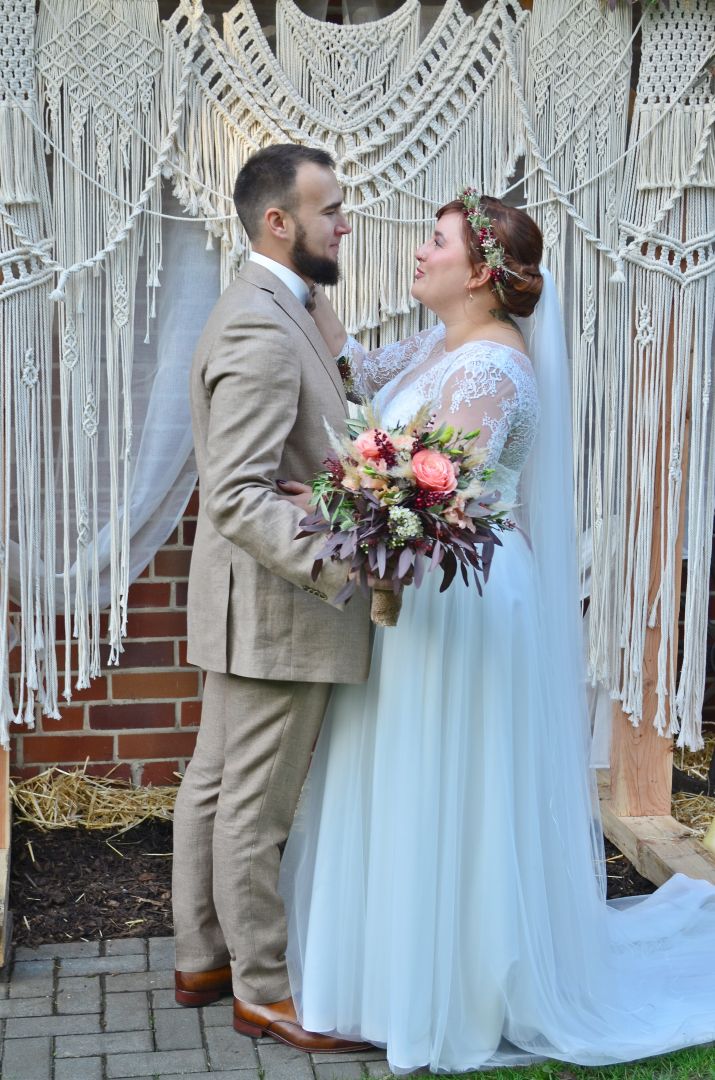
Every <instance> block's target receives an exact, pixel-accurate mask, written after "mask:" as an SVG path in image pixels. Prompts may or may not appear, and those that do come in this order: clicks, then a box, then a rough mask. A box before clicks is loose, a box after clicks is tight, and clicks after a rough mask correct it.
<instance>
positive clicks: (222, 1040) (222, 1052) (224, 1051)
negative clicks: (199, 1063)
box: [205, 1027, 312, 1080]
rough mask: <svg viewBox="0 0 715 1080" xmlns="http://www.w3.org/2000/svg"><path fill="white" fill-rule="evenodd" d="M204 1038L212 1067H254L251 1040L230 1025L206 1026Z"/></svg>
mask: <svg viewBox="0 0 715 1080" xmlns="http://www.w3.org/2000/svg"><path fill="white" fill-rule="evenodd" d="M205 1038H206V1048H207V1050H208V1055H209V1061H210V1062H211V1068H212V1069H250V1068H254V1069H255V1068H256V1066H257V1065H258V1058H257V1057H256V1050H255V1047H254V1045H253V1042H252V1041H251V1040H250V1039H247V1038H246V1037H245V1036H244V1035H239V1034H238V1033H237V1032H235V1031H234V1030H233V1028H232V1027H230V1028H225V1027H213V1028H206V1029H205ZM311 1080H312V1078H311Z"/></svg>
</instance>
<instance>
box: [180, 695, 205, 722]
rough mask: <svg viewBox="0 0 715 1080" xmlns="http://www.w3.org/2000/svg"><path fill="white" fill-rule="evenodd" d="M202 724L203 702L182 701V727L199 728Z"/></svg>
mask: <svg viewBox="0 0 715 1080" xmlns="http://www.w3.org/2000/svg"><path fill="white" fill-rule="evenodd" d="M200 723H201V702H200V701H182V702H181V726H182V727H198V726H199V724H200Z"/></svg>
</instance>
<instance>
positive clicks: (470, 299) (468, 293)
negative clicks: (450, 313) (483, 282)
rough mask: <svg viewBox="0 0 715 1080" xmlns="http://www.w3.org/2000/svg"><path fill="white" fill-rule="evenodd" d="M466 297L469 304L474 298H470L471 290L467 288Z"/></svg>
mask: <svg viewBox="0 0 715 1080" xmlns="http://www.w3.org/2000/svg"><path fill="white" fill-rule="evenodd" d="M467 296H468V297H469V302H470V304H471V302H472V300H473V299H474V297H473V296H472V290H471V289H470V288H469V287H467Z"/></svg>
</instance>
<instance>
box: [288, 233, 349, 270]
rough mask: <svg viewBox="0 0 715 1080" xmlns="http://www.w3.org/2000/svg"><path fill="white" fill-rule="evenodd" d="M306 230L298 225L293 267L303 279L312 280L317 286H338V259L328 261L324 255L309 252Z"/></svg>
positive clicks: (293, 250) (292, 251)
mask: <svg viewBox="0 0 715 1080" xmlns="http://www.w3.org/2000/svg"><path fill="white" fill-rule="evenodd" d="M305 236H306V234H305V229H304V228H303V227H302V226H301V225H296V232H295V240H294V241H293V248H292V250H291V253H290V255H291V259H292V262H293V266H294V267H295V269H296V270H297V271H298V273H299V274H302V275H303V277H307V278H310V280H311V281H314V282H315V283H316V285H337V283H338V278H339V277H340V267H339V266H338V260H337V259H328V258H326V256H324V255H314V254H313V252H312V251H308V248H307V246H306V243H305Z"/></svg>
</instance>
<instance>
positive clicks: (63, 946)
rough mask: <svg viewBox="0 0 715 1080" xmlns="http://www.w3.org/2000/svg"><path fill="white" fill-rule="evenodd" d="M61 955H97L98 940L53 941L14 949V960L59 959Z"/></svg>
mask: <svg viewBox="0 0 715 1080" xmlns="http://www.w3.org/2000/svg"><path fill="white" fill-rule="evenodd" d="M62 956H99V942H98V941H53V942H50V943H49V944H48V945H38V946H37V948H35V949H28V948H27V947H26V946H24V945H20V946H18V948H16V949H15V959H16V960H46V959H47V958H48V957H49V958H52V959H54V958H57V959H59V958H60V957H62Z"/></svg>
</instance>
